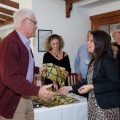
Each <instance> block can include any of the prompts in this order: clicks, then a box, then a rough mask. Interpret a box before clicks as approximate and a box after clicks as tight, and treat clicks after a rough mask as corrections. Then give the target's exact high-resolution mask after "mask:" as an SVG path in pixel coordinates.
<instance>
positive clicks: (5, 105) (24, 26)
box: [0, 8, 55, 120]
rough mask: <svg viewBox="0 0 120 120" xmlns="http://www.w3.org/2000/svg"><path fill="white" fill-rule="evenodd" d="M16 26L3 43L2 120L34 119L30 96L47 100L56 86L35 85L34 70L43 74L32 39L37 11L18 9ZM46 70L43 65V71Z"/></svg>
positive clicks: (0, 69) (0, 50) (0, 61)
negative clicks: (35, 55) (32, 49)
mask: <svg viewBox="0 0 120 120" xmlns="http://www.w3.org/2000/svg"><path fill="white" fill-rule="evenodd" d="M14 28H15V30H14V31H12V32H11V33H10V34H9V35H7V36H6V37H5V38H4V39H3V40H2V42H1V43H0V120H9V119H10V120H34V111H33V104H32V100H31V99H30V96H38V97H39V98H41V99H43V100H47V99H49V98H51V97H52V96H53V95H54V94H55V93H53V92H50V91H48V90H46V89H47V88H49V87H51V86H52V85H46V86H42V87H39V86H35V85H34V84H32V83H33V76H34V73H36V74H38V73H39V67H35V66H34V64H35V63H34V57H33V54H32V51H31V48H30V40H29V38H31V37H34V36H35V30H36V29H37V21H36V17H35V15H34V13H33V11H31V10H29V9H25V8H23V9H19V10H18V11H16V12H15V13H14ZM44 70H46V69H45V68H40V72H41V73H42V72H43V71H44Z"/></svg>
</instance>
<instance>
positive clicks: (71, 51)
mask: <svg viewBox="0 0 120 120" xmlns="http://www.w3.org/2000/svg"><path fill="white" fill-rule="evenodd" d="M14 1H16V2H19V3H20V8H24V7H26V8H30V9H33V11H34V12H35V14H36V17H37V21H38V29H46V30H47V29H50V30H52V31H53V34H59V35H61V36H62V37H63V38H64V41H65V47H64V50H65V51H66V52H67V53H68V55H69V57H70V63H71V67H72V72H74V59H75V56H76V53H77V50H78V47H79V46H80V45H81V44H82V43H85V39H86V34H87V31H88V30H89V29H90V27H91V25H90V24H91V23H90V20H89V16H92V15H96V14H100V13H105V12H110V11H114V10H119V9H120V7H119V5H120V1H116V2H115V3H111V4H108V5H102V6H99V7H95V8H94V7H93V8H89V9H85V8H81V7H78V6H79V2H78V3H74V4H73V9H72V11H71V14H70V18H66V12H65V11H66V9H65V8H66V5H65V1H64V0H24V1H22V0H14ZM0 29H1V27H0ZM2 31H3V30H2ZM37 37H38V36H36V37H35V38H34V43H33V44H32V45H33V46H32V47H33V52H34V56H35V62H36V65H37V66H41V65H42V59H43V54H44V52H38V38H37Z"/></svg>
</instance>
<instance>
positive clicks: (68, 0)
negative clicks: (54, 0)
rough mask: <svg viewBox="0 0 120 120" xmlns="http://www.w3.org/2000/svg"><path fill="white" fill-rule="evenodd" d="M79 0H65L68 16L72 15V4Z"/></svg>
mask: <svg viewBox="0 0 120 120" xmlns="http://www.w3.org/2000/svg"><path fill="white" fill-rule="evenodd" d="M78 1H80V0H65V2H66V18H69V17H70V13H71V10H72V4H73V3H74V2H78Z"/></svg>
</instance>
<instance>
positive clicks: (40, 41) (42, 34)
mask: <svg viewBox="0 0 120 120" xmlns="http://www.w3.org/2000/svg"><path fill="white" fill-rule="evenodd" d="M50 35H52V30H43V29H39V30H38V52H45V49H44V47H43V43H44V41H45V40H46V38H47V37H48V36H50Z"/></svg>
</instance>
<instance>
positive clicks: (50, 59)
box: [43, 52, 71, 86]
mask: <svg viewBox="0 0 120 120" xmlns="http://www.w3.org/2000/svg"><path fill="white" fill-rule="evenodd" d="M64 54H65V52H63V58H62V59H61V60H58V59H56V58H55V57H54V56H53V55H52V54H51V53H50V52H46V53H45V54H44V56H43V63H53V64H55V65H58V66H61V67H64V68H66V71H68V72H69V74H70V73H71V68H70V60H69V57H68V55H66V56H64ZM52 83H53V82H52V81H51V80H50V79H47V78H45V81H44V84H45V85H48V84H52ZM65 86H68V81H67V80H65Z"/></svg>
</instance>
